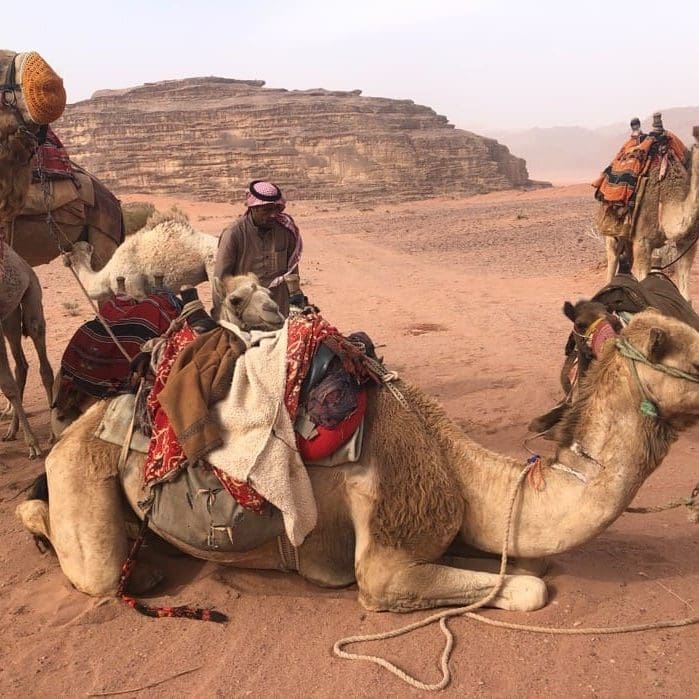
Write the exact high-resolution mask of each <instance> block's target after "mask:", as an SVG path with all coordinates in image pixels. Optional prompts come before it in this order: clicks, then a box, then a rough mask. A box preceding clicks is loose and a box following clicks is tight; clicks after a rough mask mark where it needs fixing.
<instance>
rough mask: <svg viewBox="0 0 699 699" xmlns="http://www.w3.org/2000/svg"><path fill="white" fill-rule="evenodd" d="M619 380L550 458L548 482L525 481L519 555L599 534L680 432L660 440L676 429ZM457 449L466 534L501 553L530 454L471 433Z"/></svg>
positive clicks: (515, 545)
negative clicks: (479, 440)
mask: <svg viewBox="0 0 699 699" xmlns="http://www.w3.org/2000/svg"><path fill="white" fill-rule="evenodd" d="M612 370H613V371H623V370H624V367H623V366H621V365H618V366H616V367H614V368H613V369H612ZM615 383H616V385H617V386H618V391H617V392H615V393H614V394H612V395H609V394H608V393H606V392H605V391H602V390H600V391H598V393H597V394H595V395H592V396H590V398H589V399H588V400H587V401H586V402H585V405H584V409H583V410H581V412H580V414H579V415H578V419H577V422H576V425H575V427H574V429H573V430H572V433H571V437H570V439H569V440H568V441H567V446H565V447H562V448H559V450H558V453H557V455H556V458H555V459H553V460H550V459H549V460H548V461H547V460H544V463H543V470H542V475H543V483H544V486H543V488H542V489H540V490H537V489H535V487H534V486H533V485H531V483H530V482H529V481H527V480H525V481H524V482H523V484H522V486H521V492H520V493H519V494H518V495H517V498H516V504H515V510H514V519H513V522H514V525H513V530H512V536H511V541H510V546H509V551H510V553H511V554H512V555H514V556H524V557H541V556H548V555H552V554H555V553H560V552H561V551H565V550H568V549H570V548H573V547H575V546H578V545H580V544H582V543H584V542H586V541H588V540H589V539H591V538H592V537H594V536H596V535H597V534H599V533H600V532H601V531H603V530H604V529H605V528H606V527H608V526H609V525H610V524H611V523H612V522H613V521H614V520H615V519H617V518H618V517H619V516H620V515H621V514H622V513H623V511H624V510H625V509H626V507H628V505H629V503H630V502H631V501H632V500H633V498H634V496H635V494H636V492H637V491H638V489H639V488H640V486H641V484H642V483H643V481H644V480H645V478H647V476H648V475H650V473H651V472H652V471H653V469H654V468H655V467H656V466H657V465H658V464H659V463H660V461H662V459H663V458H664V456H665V455H666V453H667V450H668V449H669V445H670V442H671V441H672V438H670V437H668V436H667V435H665V437H664V438H663V439H660V440H658V439H655V438H654V434H653V431H654V430H656V429H659V430H660V431H661V432H662V431H667V430H668V429H669V428H666V427H664V426H662V425H660V426H656V425H653V424H649V423H648V422H647V421H649V420H650V421H652V418H648V417H644V416H643V415H641V412H640V410H639V408H638V405H639V399H638V395H636V394H634V391H635V390H636V388H635V386H634V385H632V384H631V383H630V382H629V381H618V382H615ZM670 433H671V434H672V435H673V436H674V433H672V431H671V430H670ZM453 455H454V459H453V462H454V465H455V468H456V470H457V474H459V476H460V478H459V480H460V482H461V488H462V493H463V497H464V500H465V505H466V507H465V514H464V522H463V526H462V528H461V535H462V538H463V539H464V540H465V541H466V543H468V544H470V545H472V546H474V547H476V548H478V549H481V550H485V551H491V552H499V551H500V550H501V548H502V537H503V527H504V522H505V517H506V513H507V508H508V506H509V503H510V502H511V499H512V493H513V491H514V487H515V484H516V482H517V479H518V477H519V474H520V473H521V471H522V469H523V468H524V466H525V465H526V460H525V459H522V460H521V461H517V460H515V459H511V458H508V457H504V456H501V455H498V454H495V453H493V452H490V451H488V450H486V449H484V448H482V447H481V448H476V449H474V444H473V443H472V442H470V440H467V439H463V440H461V441H460V443H454V445H453Z"/></svg>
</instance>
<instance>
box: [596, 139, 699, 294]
mask: <svg viewBox="0 0 699 699" xmlns="http://www.w3.org/2000/svg"><path fill="white" fill-rule="evenodd" d="M693 135H694V138H695V141H696V143H695V144H694V146H693V147H692V151H691V160H690V163H689V167H688V168H687V169H685V167H684V164H681V163H679V162H677V161H676V160H673V159H671V160H670V161H669V166H668V169H667V173H666V174H665V176H664V177H663V178H662V179H661V178H660V169H661V167H660V161H659V159H658V158H654V160H653V162H652V163H651V166H650V169H649V172H648V179H647V181H646V186H645V190H644V193H643V196H642V198H641V201H640V204H639V205H638V207H639V210H638V212H637V214H636V216H637V219H636V223H635V226H634V230H633V232H632V233H631V235H632V238H631V240H630V241H629V239H628V238H625V237H624V234H625V231H624V229H623V226H622V225H621V224H620V223H619V222H618V221H616V220H614V219H613V217H612V216H609V215H605V213H606V205H605V204H604V203H602V204H600V206H599V209H598V214H597V228H598V230H599V231H600V232H601V233H603V234H605V246H606V254H607V283H610V282H611V280H612V278H613V277H614V275H615V274H616V272H617V267H618V263H619V257H620V255H621V254H622V253H624V252H625V251H626V249H627V248H629V247H630V248H631V250H630V252H631V257H632V260H633V274H634V276H635V277H636V278H637V279H638V280H639V281H641V280H642V279H644V278H645V277H646V276H648V274H649V273H650V270H651V264H652V258H653V252H654V251H655V250H658V249H660V248H665V247H666V246H669V247H670V248H671V249H674V250H676V253H677V257H679V256H680V255H681V256H682V257H679V259H678V260H677V262H676V268H677V286H678V287H679V290H680V292H681V294H682V296H684V298H685V299H687V300H688V301H689V299H690V294H689V281H690V280H689V275H690V271H691V268H692V263H693V262H694V257H695V255H696V245H695V243H696V241H697V237H698V236H699V126H695V127H694V131H693ZM629 242H630V245H629ZM675 259H677V258H675Z"/></svg>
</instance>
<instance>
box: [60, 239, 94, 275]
mask: <svg viewBox="0 0 699 699" xmlns="http://www.w3.org/2000/svg"><path fill="white" fill-rule="evenodd" d="M93 252H94V247H93V246H92V245H91V244H90V243H88V242H86V241H84V240H79V241H78V242H77V243H73V245H72V248H71V250H70V252H66V254H65V258H64V260H65V263H66V265H69V266H72V267H73V268H74V269H75V270H76V271H80V270H82V269H87V270H88V271H90V272H91V271H92V253H93Z"/></svg>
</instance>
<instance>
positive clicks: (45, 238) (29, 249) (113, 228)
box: [8, 163, 124, 270]
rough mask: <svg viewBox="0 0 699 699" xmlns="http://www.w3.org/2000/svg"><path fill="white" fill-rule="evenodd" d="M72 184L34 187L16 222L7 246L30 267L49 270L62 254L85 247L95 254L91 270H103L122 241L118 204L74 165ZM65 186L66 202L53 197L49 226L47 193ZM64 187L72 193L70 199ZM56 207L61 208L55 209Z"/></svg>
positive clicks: (96, 182)
mask: <svg viewBox="0 0 699 699" xmlns="http://www.w3.org/2000/svg"><path fill="white" fill-rule="evenodd" d="M72 166H73V175H74V177H75V178H76V181H77V183H78V184H79V185H80V186H79V187H77V186H75V185H74V184H73V182H72V180H63V181H62V182H61V181H60V180H59V181H57V182H54V183H47V184H46V185H42V184H41V183H33V184H32V185H31V186H30V189H29V198H28V203H27V205H26V206H25V207H24V208H23V210H22V211H21V213H20V214H18V216H17V217H16V218H15V220H14V226H13V228H12V231H11V237H10V239H9V240H8V242H10V243H11V245H12V247H14V249H15V250H17V252H18V253H19V254H20V255H21V256H22V257H23V258H24V259H25V260H27V262H29V264H30V265H32V267H36V266H37V265H43V264H47V263H48V262H51V260H54V259H55V258H56V257H58V256H59V255H60V254H61V252H62V251H66V252H69V251H70V250H71V249H72V247H73V243H77V242H79V241H85V244H89V245H90V246H91V248H92V267H93V269H95V270H99V269H101V268H102V267H104V265H105V264H107V262H108V261H109V259H110V258H111V256H112V255H113V254H114V252H115V251H116V250H117V248H118V246H119V245H120V244H121V243H122V242H123V240H124V221H123V216H122V211H121V204H120V202H119V200H118V199H117V198H116V197H115V196H114V195H113V194H112V193H111V192H110V191H109V190H108V189H107V188H106V187H105V186H104V185H103V184H102V183H101V182H100V181H99V180H98V179H97V178H96V177H95V176H94V175H92V174H91V173H88V172H87V171H85V170H83V169H82V168H80V167H79V166H77V165H76V164H75V163H72ZM58 183H60V184H61V185H63V189H62V190H61V191H62V192H63V193H64V196H63V198H60V199H57V198H55V197H54V196H53V195H49V199H48V201H49V203H48V207H49V209H50V210H51V217H52V223H51V225H50V226H49V225H48V223H47V222H46V208H47V204H46V203H45V202H44V198H43V187H44V186H46V187H48V189H49V190H50V191H51V192H54V191H57V190H59V187H58V186H57V184H58ZM66 185H68V186H69V187H70V190H69V191H68V192H67V196H69V197H71V198H70V199H69V200H68V201H65V198H66V195H65V193H66V187H65V186H66ZM56 202H61V203H60V206H56Z"/></svg>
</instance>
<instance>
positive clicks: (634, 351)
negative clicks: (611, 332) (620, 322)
mask: <svg viewBox="0 0 699 699" xmlns="http://www.w3.org/2000/svg"><path fill="white" fill-rule="evenodd" d="M615 345H616V348H617V349H618V350H619V353H620V354H621V355H622V356H623V357H626V359H627V360H628V362H629V365H630V367H631V375H632V376H633V378H634V381H635V382H636V386H638V390H639V392H640V394H641V405H640V410H641V414H642V415H645V416H646V417H652V418H657V417H658V406H657V405H656V404H655V403H654V402H653V401H652V400H651V399H650V397H649V396H648V392H647V391H646V390H645V388H644V387H643V384H642V383H641V379H640V377H639V376H638V369H637V368H636V362H640V363H641V364H645V365H646V366H649V367H650V368H651V369H655V370H656V371H660V372H662V373H663V374H667V375H668V376H672V377H674V378H676V379H685V380H686V381H691V382H692V383H699V375H697V374H688V373H687V372H686V371H682V369H677V368H676V367H673V366H668V365H667V364H660V363H659V362H651V361H650V359H648V357H646V355H645V354H643V352H641V350H639V349H638V348H637V347H635V346H634V345H632V344H631V343H630V342H629V341H628V340H627V339H626V338H623V337H618V338H617V339H616V340H615Z"/></svg>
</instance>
